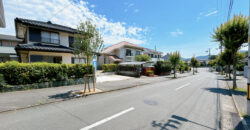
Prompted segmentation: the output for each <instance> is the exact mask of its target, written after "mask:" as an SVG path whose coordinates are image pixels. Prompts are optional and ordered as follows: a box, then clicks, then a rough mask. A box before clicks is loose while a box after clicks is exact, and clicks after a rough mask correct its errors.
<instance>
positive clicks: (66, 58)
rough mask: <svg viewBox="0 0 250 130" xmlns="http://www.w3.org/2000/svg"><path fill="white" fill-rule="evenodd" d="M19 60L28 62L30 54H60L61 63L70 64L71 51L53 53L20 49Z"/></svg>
mask: <svg viewBox="0 0 250 130" xmlns="http://www.w3.org/2000/svg"><path fill="white" fill-rule="evenodd" d="M19 55H20V58H21V62H24V63H28V62H29V61H30V55H42V56H61V57H62V63H66V64H71V57H72V56H73V54H71V53H55V52H42V51H20V52H19Z"/></svg>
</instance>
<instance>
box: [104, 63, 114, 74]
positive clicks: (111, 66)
mask: <svg viewBox="0 0 250 130" xmlns="http://www.w3.org/2000/svg"><path fill="white" fill-rule="evenodd" d="M102 70H103V72H115V71H116V70H117V64H103V65H102Z"/></svg>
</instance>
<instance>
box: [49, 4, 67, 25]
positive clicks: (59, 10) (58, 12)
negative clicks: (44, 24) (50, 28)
mask: <svg viewBox="0 0 250 130" xmlns="http://www.w3.org/2000/svg"><path fill="white" fill-rule="evenodd" d="M70 5H72V3H71V2H69V4H68V5H66V6H65V7H63V8H62V9H60V10H58V11H57V12H56V13H55V14H53V15H52V16H51V17H50V18H49V20H48V21H50V20H51V19H52V18H54V17H55V16H56V15H57V14H58V13H60V12H61V11H63V10H64V9H66V8H67V7H69V6H70Z"/></svg>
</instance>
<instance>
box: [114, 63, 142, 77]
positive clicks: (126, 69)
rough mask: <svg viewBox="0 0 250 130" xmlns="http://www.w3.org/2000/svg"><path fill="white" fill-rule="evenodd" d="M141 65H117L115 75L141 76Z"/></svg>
mask: <svg viewBox="0 0 250 130" xmlns="http://www.w3.org/2000/svg"><path fill="white" fill-rule="evenodd" d="M141 71H142V68H141V65H118V67H117V73H118V74H121V75H128V76H135V77H140V76H141Z"/></svg>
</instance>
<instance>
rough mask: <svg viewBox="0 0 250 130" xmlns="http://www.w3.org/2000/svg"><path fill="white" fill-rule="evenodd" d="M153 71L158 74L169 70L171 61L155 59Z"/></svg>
mask: <svg viewBox="0 0 250 130" xmlns="http://www.w3.org/2000/svg"><path fill="white" fill-rule="evenodd" d="M154 66H155V73H156V74H158V75H160V74H161V73H165V72H171V68H172V66H171V63H169V62H166V61H157V62H156V63H155V65H154Z"/></svg>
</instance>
